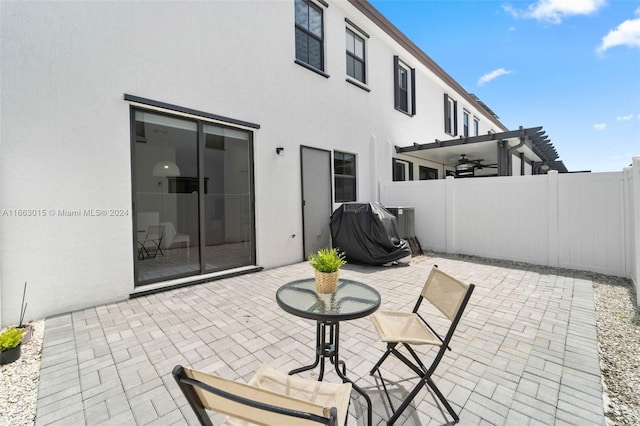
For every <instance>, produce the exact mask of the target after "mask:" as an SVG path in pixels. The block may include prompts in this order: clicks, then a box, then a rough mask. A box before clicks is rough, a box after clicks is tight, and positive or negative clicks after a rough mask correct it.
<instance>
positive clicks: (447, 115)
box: [444, 93, 458, 136]
mask: <svg viewBox="0 0 640 426" xmlns="http://www.w3.org/2000/svg"><path fill="white" fill-rule="evenodd" d="M444 131H445V133H448V134H450V135H452V136H457V135H458V102H457V101H454V100H453V99H451V98H450V97H449V95H447V94H446V93H445V94H444Z"/></svg>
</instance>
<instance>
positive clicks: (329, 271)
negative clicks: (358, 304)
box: [309, 248, 347, 293]
mask: <svg viewBox="0 0 640 426" xmlns="http://www.w3.org/2000/svg"><path fill="white" fill-rule="evenodd" d="M309 263H310V264H311V266H313V269H315V270H316V291H317V292H318V293H334V292H335V291H336V287H337V285H338V278H339V276H338V274H339V271H340V268H341V267H342V265H344V264H346V263H347V261H346V260H345V254H344V253H341V252H340V250H339V249H337V248H331V249H330V248H323V249H320V250H318V251H317V252H315V253H312V254H310V255H309Z"/></svg>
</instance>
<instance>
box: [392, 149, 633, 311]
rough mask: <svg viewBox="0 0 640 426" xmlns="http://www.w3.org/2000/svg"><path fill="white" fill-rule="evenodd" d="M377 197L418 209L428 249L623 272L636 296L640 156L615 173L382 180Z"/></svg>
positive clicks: (418, 232)
mask: <svg viewBox="0 0 640 426" xmlns="http://www.w3.org/2000/svg"><path fill="white" fill-rule="evenodd" d="M380 202H381V203H382V204H383V205H385V206H387V207H413V208H414V209H415V233H416V237H417V238H418V240H419V241H420V244H421V246H422V248H423V249H427V250H433V251H436V252H443V253H450V254H468V255H476V256H481V257H487V258H494V259H506V260H513V261H520V262H527V263H533V264H537V265H547V266H554V267H561V268H569V269H577V270H583V271H592V272H597V273H602V274H606V275H615V276H621V277H626V278H630V279H631V280H632V281H633V282H634V285H635V287H636V295H638V291H637V290H638V283H639V279H638V278H639V277H638V273H639V272H638V271H639V268H640V266H639V265H640V157H635V158H634V159H633V166H632V167H627V168H625V170H624V171H622V172H612V173H576V174H558V173H557V172H551V173H549V174H548V175H537V176H512V177H495V178H477V179H454V178H447V179H445V180H430V181H409V182H383V183H382V184H381V186H380ZM638 299H639V300H638V302H639V303H640V297H639V298H638Z"/></svg>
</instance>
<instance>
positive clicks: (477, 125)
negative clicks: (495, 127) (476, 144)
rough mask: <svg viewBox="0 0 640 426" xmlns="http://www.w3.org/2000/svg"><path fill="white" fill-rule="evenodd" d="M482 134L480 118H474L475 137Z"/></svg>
mask: <svg viewBox="0 0 640 426" xmlns="http://www.w3.org/2000/svg"><path fill="white" fill-rule="evenodd" d="M479 134H480V120H479V119H478V117H473V136H478V135H479Z"/></svg>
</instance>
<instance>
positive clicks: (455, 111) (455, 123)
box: [453, 101, 458, 136]
mask: <svg viewBox="0 0 640 426" xmlns="http://www.w3.org/2000/svg"><path fill="white" fill-rule="evenodd" d="M453 136H458V101H453Z"/></svg>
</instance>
